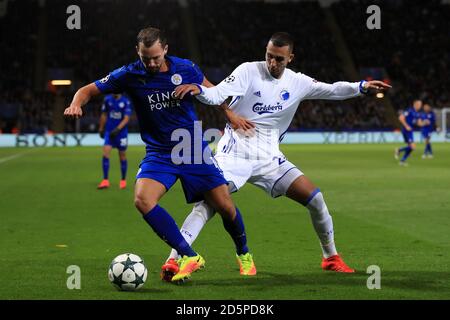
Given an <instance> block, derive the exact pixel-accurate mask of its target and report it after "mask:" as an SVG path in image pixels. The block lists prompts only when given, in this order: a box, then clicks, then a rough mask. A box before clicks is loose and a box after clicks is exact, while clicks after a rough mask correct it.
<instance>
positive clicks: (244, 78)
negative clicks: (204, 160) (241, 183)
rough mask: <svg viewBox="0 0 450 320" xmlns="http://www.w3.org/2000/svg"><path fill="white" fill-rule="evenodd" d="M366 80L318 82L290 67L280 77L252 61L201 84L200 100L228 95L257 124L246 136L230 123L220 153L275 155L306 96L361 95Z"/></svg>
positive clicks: (340, 97)
mask: <svg viewBox="0 0 450 320" xmlns="http://www.w3.org/2000/svg"><path fill="white" fill-rule="evenodd" d="M360 85H361V82H352V83H351V82H344V81H341V82H335V83H333V84H327V83H323V82H318V81H316V80H314V79H312V78H311V77H308V76H307V75H304V74H302V73H300V72H299V73H295V72H294V71H292V70H290V69H288V68H286V69H285V71H284V73H283V75H282V76H281V78H280V79H276V78H274V77H272V76H271V74H270V73H269V70H268V69H267V65H266V62H265V61H258V62H246V63H243V64H241V65H240V66H239V67H237V68H236V69H235V70H234V71H233V72H232V74H231V75H230V76H228V77H227V78H226V79H224V80H223V81H222V82H221V83H219V84H218V85H217V86H215V87H211V88H206V87H204V86H201V88H202V92H201V93H200V94H199V95H197V99H198V100H200V101H201V102H203V103H205V104H210V105H220V104H221V103H222V102H223V101H225V100H226V99H227V98H228V97H233V98H232V100H231V102H230V108H231V110H232V111H233V112H234V113H236V114H237V115H239V116H241V117H244V118H246V119H248V120H250V121H251V122H253V123H254V124H255V126H256V130H255V135H254V136H252V137H246V136H243V135H240V134H238V133H237V132H235V131H233V130H232V129H231V128H230V126H229V125H227V127H226V129H225V132H224V136H223V137H222V138H221V140H220V142H219V145H218V148H217V152H223V153H228V154H235V155H237V156H239V157H245V158H254V159H262V158H270V157H273V156H274V155H277V154H279V153H280V151H279V142H280V141H281V139H282V138H283V135H284V133H285V132H286V131H287V129H288V127H289V125H290V123H291V121H292V118H293V117H294V114H295V112H296V110H297V108H298V106H299V104H300V102H301V101H302V100H306V99H328V100H343V99H348V98H352V97H356V96H359V95H360V94H361V92H360Z"/></svg>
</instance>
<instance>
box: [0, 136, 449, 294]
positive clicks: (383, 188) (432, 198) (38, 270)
mask: <svg viewBox="0 0 450 320" xmlns="http://www.w3.org/2000/svg"><path fill="white" fill-rule="evenodd" d="M421 148H422V146H419V150H418V151H416V152H414V153H413V155H412V157H411V159H410V161H409V163H410V166H409V167H400V166H399V165H398V164H397V162H396V161H394V159H393V149H394V145H283V146H282V150H283V151H284V152H285V154H286V156H287V157H288V159H289V160H290V161H291V162H293V163H295V164H296V165H298V166H299V168H300V169H302V170H303V171H304V172H305V173H306V175H307V176H309V177H310V178H311V179H312V181H314V182H315V184H316V185H317V186H319V187H320V188H321V190H322V192H323V193H324V196H325V200H326V201H327V204H328V207H329V209H330V212H331V214H332V216H333V220H334V224H335V233H336V243H337V248H338V251H339V252H341V253H342V255H343V257H344V259H345V261H346V262H347V263H348V264H349V265H350V266H351V267H354V268H356V269H357V270H358V273H357V274H337V273H332V272H325V271H322V270H321V268H320V259H321V250H320V247H319V243H318V239H317V237H316V235H315V233H314V231H313V228H312V224H311V222H310V217H309V214H308V212H307V210H306V209H305V208H303V207H302V206H300V205H298V204H296V203H295V202H293V201H291V200H289V199H286V198H284V197H280V198H277V199H271V198H270V197H268V196H266V195H265V193H264V192H263V191H261V190H259V189H257V188H256V187H254V186H251V185H246V186H245V187H244V188H243V189H242V190H241V191H239V192H238V193H236V194H234V195H233V199H234V200H235V202H236V204H237V205H238V206H239V208H240V210H241V212H242V213H243V216H244V221H245V223H246V228H247V234H248V240H249V246H250V248H251V251H252V252H253V254H254V258H255V262H256V265H257V268H258V275H257V276H256V277H254V278H242V277H241V276H240V275H239V272H238V268H237V263H236V261H235V256H234V246H233V243H232V240H231V239H230V238H229V237H228V235H227V234H226V233H225V231H224V229H223V227H222V223H221V219H220V218H219V217H215V218H214V219H213V220H212V221H210V222H209V223H208V225H207V226H206V228H205V229H204V230H203V232H202V233H201V234H200V236H199V238H198V239H197V241H196V242H195V243H194V249H196V250H197V251H198V252H200V253H201V254H202V255H203V256H204V258H205V259H206V268H205V269H204V270H203V271H199V272H197V273H195V274H194V275H193V277H192V281H190V282H188V283H186V284H185V285H182V286H176V285H171V284H168V283H163V282H162V281H161V280H160V279H159V270H160V266H161V264H162V262H163V261H164V260H165V258H166V257H167V255H168V252H169V247H168V246H167V245H166V244H165V243H163V242H162V241H161V240H160V239H159V238H158V237H157V236H156V235H155V234H154V233H153V231H152V230H151V228H150V227H149V226H148V225H147V224H146V223H145V222H144V221H143V219H142V218H141V217H140V214H139V213H138V212H137V210H136V209H135V208H134V205H133V180H134V174H135V172H136V171H137V168H138V164H139V161H140V160H141V158H142V157H143V155H144V149H143V148H142V147H131V148H129V150H128V158H129V174H128V181H129V187H128V188H127V189H126V190H119V188H118V183H119V172H120V169H119V160H118V157H117V153H116V152H114V153H113V154H112V157H111V170H110V179H111V182H112V186H111V188H110V189H108V190H100V191H99V190H96V185H97V183H98V182H99V181H100V180H101V176H102V174H101V149H100V148H90V147H83V148H46V149H15V148H7V149H0V176H1V184H0V194H1V196H0V199H1V201H0V202H1V205H0V211H1V212H0V217H1V223H0V250H1V253H2V254H1V255H0V282H1V284H2V285H1V286H0V299H449V298H450V280H449V279H450V271H449V269H448V266H449V265H450V256H449V254H448V250H449V247H450V236H449V221H450V204H449V199H450V182H449V181H450V167H449V159H450V145H446V144H434V145H433V148H434V152H435V159H432V160H428V159H427V160H422V159H420V155H421V151H422V150H421ZM113 151H115V150H113ZM16 155H17V156H16ZM9 157H11V159H9V160H7V161H3V160H2V159H6V158H9ZM161 205H162V206H163V207H164V208H166V209H167V210H168V212H170V213H171V214H172V215H173V217H174V218H175V219H176V221H177V223H178V225H179V226H181V224H182V222H183V220H184V218H185V216H186V215H187V213H188V212H190V210H191V206H190V205H187V204H186V203H185V201H184V196H183V194H182V190H181V186H180V184H179V183H177V184H176V185H175V186H174V187H173V189H172V190H170V192H169V193H168V194H166V196H165V197H164V198H163V199H162V201H161ZM57 245H65V246H66V247H64V246H63V247H58V246H57ZM125 252H133V253H136V254H138V255H140V256H141V257H142V258H143V259H144V260H145V263H146V265H147V268H148V271H149V274H148V278H147V282H146V284H145V285H144V287H143V289H142V290H140V291H138V292H132V293H127V292H118V291H116V289H114V288H113V286H112V285H111V284H110V283H109V281H108V279H107V269H108V266H109V263H110V262H111V260H112V259H113V258H114V257H115V256H117V255H118V254H121V253H125ZM69 265H78V266H79V267H80V268H81V290H68V289H67V287H66V280H67V277H69V274H67V273H66V268H67V267H68V266H69ZM370 265H378V266H379V267H380V268H381V290H369V289H367V287H366V281H367V278H368V276H369V275H368V274H366V269H367V267H368V266H370Z"/></svg>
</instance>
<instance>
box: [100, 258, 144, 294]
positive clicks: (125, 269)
mask: <svg viewBox="0 0 450 320" xmlns="http://www.w3.org/2000/svg"><path fill="white" fill-rule="evenodd" d="M108 278H109V281H111V283H112V284H113V285H114V287H116V288H117V289H118V290H123V291H134V290H137V289H139V288H141V287H142V286H143V285H144V283H145V280H146V279H147V267H146V266H145V264H144V260H142V259H141V257H139V256H138V255H136V254H133V253H124V254H121V255H118V256H117V257H115V258H114V260H113V261H112V262H111V264H110V266H109V269H108Z"/></svg>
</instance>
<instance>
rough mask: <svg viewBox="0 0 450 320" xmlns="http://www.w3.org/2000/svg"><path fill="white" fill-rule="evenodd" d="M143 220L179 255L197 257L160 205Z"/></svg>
mask: <svg viewBox="0 0 450 320" xmlns="http://www.w3.org/2000/svg"><path fill="white" fill-rule="evenodd" d="M143 218H144V220H145V221H147V223H148V224H149V225H150V227H152V229H153V231H155V233H156V234H157V235H158V236H159V237H160V238H161V239H162V240H163V241H165V242H166V243H168V244H169V246H171V247H172V248H174V249H175V250H177V252H178V254H180V255H181V256H188V257H193V256H196V255H197V253H195V251H194V250H192V248H191V246H190V245H189V244H188V243H187V242H186V240H185V239H184V238H183V236H182V235H181V233H180V230H179V228H178V226H177V224H176V223H175V220H173V218H172V217H171V216H170V214H168V213H167V211H166V210H164V209H163V208H161V207H160V206H159V205H156V206H155V207H154V208H153V209H152V210H150V211H149V212H148V213H147V214H145V215H144V216H143Z"/></svg>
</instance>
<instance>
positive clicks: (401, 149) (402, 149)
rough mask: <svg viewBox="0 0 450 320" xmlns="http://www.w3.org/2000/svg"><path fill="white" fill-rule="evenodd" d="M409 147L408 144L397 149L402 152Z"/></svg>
mask: <svg viewBox="0 0 450 320" xmlns="http://www.w3.org/2000/svg"><path fill="white" fill-rule="evenodd" d="M408 148H409V147H408V146H406V147H403V148H400V149H398V152H403V151H406V149H408Z"/></svg>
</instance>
